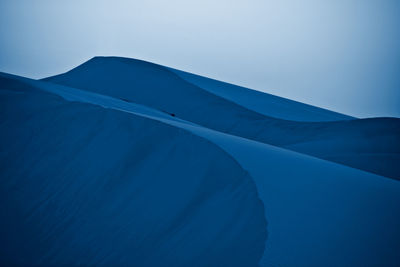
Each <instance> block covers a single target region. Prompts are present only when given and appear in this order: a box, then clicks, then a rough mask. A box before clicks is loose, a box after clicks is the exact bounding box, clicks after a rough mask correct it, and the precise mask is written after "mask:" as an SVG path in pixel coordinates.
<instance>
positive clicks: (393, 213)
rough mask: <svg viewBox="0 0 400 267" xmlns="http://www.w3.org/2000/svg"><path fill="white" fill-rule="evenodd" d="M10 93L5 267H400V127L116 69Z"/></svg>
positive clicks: (4, 94)
mask: <svg viewBox="0 0 400 267" xmlns="http://www.w3.org/2000/svg"><path fill="white" fill-rule="evenodd" d="M0 93H1V98H0V101H1V105H0V114H1V116H0V136H1V138H0V147H1V148H2V149H1V150H0V178H1V184H0V193H1V194H0V199H1V208H0V214H1V218H2V220H1V223H0V224H1V225H0V231H1V233H0V236H1V239H0V240H1V248H2V249H1V250H0V251H1V252H0V263H1V264H3V265H21V266H26V265H52V266H54V265H114V266H115V265H124V266H126V265H131V266H376V265H380V266H389V265H398V264H399V263H400V261H399V257H398V255H399V251H400V228H399V227H398V226H399V223H400V217H399V215H398V211H399V210H400V182H399V181H398V180H397V179H399V178H400V175H399V174H400V171H399V168H398V167H397V166H398V164H399V163H400V160H399V159H400V156H399V155H400V123H399V119H396V118H371V119H357V118H353V117H350V116H347V115H343V114H339V113H335V112H332V111H328V110H324V109H320V108H317V107H312V106H309V105H305V104H302V103H299V102H295V101H291V100H287V99H283V98H279V97H276V96H272V95H268V94H263V93H260V92H255V91H253V90H250V89H246V88H242V87H237V86H234V85H230V84H226V83H222V82H219V81H214V80H211V79H208V78H205V77H200V76H197V75H194V74H189V73H185V72H182V71H178V70H174V69H170V68H167V67H163V66H160V65H156V64H152V63H148V62H144V61H139V60H133V59H126V58H116V57H110V58H108V57H96V58H94V59H92V60H89V61H88V62H86V63H84V64H83V65H81V66H79V67H77V68H75V69H73V70H71V71H70V72H67V73H65V74H61V75H58V76H54V77H50V78H47V79H44V80H32V79H28V78H24V77H19V76H14V75H9V74H5V73H2V74H0ZM253 103H254V104H253Z"/></svg>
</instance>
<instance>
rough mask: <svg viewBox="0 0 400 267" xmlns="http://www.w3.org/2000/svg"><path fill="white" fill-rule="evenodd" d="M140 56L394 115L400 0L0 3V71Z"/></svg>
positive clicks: (305, 98)
mask: <svg viewBox="0 0 400 267" xmlns="http://www.w3.org/2000/svg"><path fill="white" fill-rule="evenodd" d="M95 55H115V56H124V57H133V58H139V59H143V60H147V61H152V62H155V63H159V64H163V65H167V66H170V67H174V68H178V69H182V70H185V71H189V72H194V73H197V74H201V75H204V76H208V77H212V78H215V79H219V80H223V81H227V82H231V83H235V84H239V85H243V86H247V87H250V88H253V89H257V90H260V91H265V92H268V93H272V94H275V95H279V96H283V97H287V98H290V99H294V100H298V101H301V102H305V103H309V104H313V105H316V106H320V107H324V108H328V109H331V110H335V111H339V112H342V113H346V114H349V115H354V116H358V117H371V116H396V117H400V1H399V0H359V1H356V0H330V1H329V0H320V1H317V0H297V1H296V0H291V1H289V0H275V1H272V0H263V1H261V0H260V1H259V0H240V1H239V0H238V1H234V0H230V1H228V0H222V1H218V0H212V1H211V0H201V1H200V0H199V1H190V0H182V1H178V0H172V1H162V0H141V1H137V0H132V1H128V0H126V1H122V0H119V1H118V0H113V1H104V0H91V1H84V0H0V71H3V72H9V73H14V74H18V75H23V76H27V77H33V78H42V77H45V76H49V75H54V74H58V73H61V72H65V71H67V70H69V69H71V68H73V67H74V66H76V65H78V64H80V63H82V62H83V61H85V60H88V59H89V58H91V57H93V56H95Z"/></svg>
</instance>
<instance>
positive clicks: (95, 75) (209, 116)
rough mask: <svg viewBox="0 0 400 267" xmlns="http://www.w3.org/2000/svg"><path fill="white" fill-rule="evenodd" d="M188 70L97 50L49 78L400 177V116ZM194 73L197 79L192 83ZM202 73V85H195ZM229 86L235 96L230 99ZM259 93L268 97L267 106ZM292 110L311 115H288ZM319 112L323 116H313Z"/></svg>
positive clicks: (371, 170) (239, 134)
mask: <svg viewBox="0 0 400 267" xmlns="http://www.w3.org/2000/svg"><path fill="white" fill-rule="evenodd" d="M182 75H183V74H182V72H180V73H179V76H178V75H177V74H176V71H171V69H169V68H166V67H163V66H160V65H155V64H152V63H148V62H144V61H139V60H133V59H127V58H117V57H96V58H93V59H91V60H89V61H88V62H86V63H84V64H82V65H80V66H78V67H77V68H75V69H73V70H71V71H69V72H67V73H65V74H62V75H58V76H54V77H49V78H47V79H45V81H48V82H53V83H57V84H62V85H66V86H71V87H75V88H80V89H83V90H88V91H91V92H96V93H99V94H103V95H108V96H112V97H115V98H119V99H124V100H126V101H130V102H134V103H137V104H142V105H146V106H149V107H153V108H155V109H158V110H160V111H164V112H167V113H169V114H174V116H176V117H178V118H181V119H184V120H186V121H190V122H193V123H196V124H199V125H202V126H205V127H207V128H210V129H214V130H217V131H220V132H224V133H229V134H232V135H236V136H241V137H244V138H247V139H252V140H256V141H259V142H263V143H267V144H272V145H276V146H280V147H282V146H283V147H285V148H287V149H291V150H294V151H297V152H301V153H305V154H308V155H312V156H315V157H319V158H322V159H326V160H331V161H334V162H338V163H341V164H345V165H348V166H351V167H354V168H358V169H361V170H365V171H369V172H373V173H376V174H379V175H383V176H386V177H391V178H395V179H400V169H399V168H396V167H395V165H393V164H391V163H390V164H387V162H393V160H399V155H400V138H399V136H400V119H396V118H391V119H390V118H375V119H368V120H359V119H354V118H351V117H349V116H345V115H342V114H338V113H334V112H331V111H326V110H323V109H319V108H315V107H311V106H308V105H304V104H301V103H298V102H294V101H290V100H287V99H283V98H279V97H275V96H271V95H266V94H262V93H254V91H252V90H248V89H244V88H236V87H233V86H229V85H223V86H222V87H220V86H221V85H220V84H215V83H216V82H214V81H212V80H209V82H208V83H206V82H204V81H205V80H207V79H206V78H199V77H198V76H195V78H193V75H192V76H190V77H189V78H188V77H187V75H186V74H185V75H186V76H184V78H185V79H182V78H181V76H182ZM154 77H157V78H156V79H155V78H154ZM194 80H196V81H197V82H196V83H195V84H193V83H191V82H193V81H194ZM199 80H201V86H202V87H199V86H197V85H198V84H199V82H198V81H199ZM188 81H190V82H188ZM224 86H228V88H225V87H224ZM232 87H233V88H232ZM204 88H207V90H205V89H204ZM217 88H218V89H217ZM221 88H222V89H221ZM231 91H232V93H231V95H232V96H234V97H230V98H229V97H228V98H226V96H227V95H229V94H230V92H231ZM221 92H222V93H221ZM217 94H218V95H217ZM255 94H256V95H257V96H256V95H255ZM259 94H261V95H262V96H263V97H259V96H258V95H259ZM237 99H245V100H243V101H245V102H246V103H243V101H242V102H241V103H237V101H236V102H233V100H237ZM246 99H247V100H246ZM255 99H260V100H259V101H262V102H263V103H264V106H262V110H261V108H260V106H261V104H260V102H257V101H256V100H255ZM251 102H255V103H258V104H257V105H255V106H258V108H257V111H260V112H262V113H258V112H256V111H254V110H250V109H249V108H248V106H249V105H250V103H251ZM271 103H275V104H272V105H271ZM266 113H268V114H272V115H274V114H275V115H276V114H278V115H279V114H282V116H278V117H271V116H267V115H265V114H266ZM294 116H296V119H302V118H305V120H304V121H292V120H287V119H288V118H293V117H294ZM282 118H284V119H282ZM318 119H320V120H325V121H323V122H317V121H315V120H318ZM333 119H334V120H335V121H332V120H333ZM326 120H328V121H326ZM382 152H384V153H382ZM387 152H389V153H387ZM360 154H361V155H363V156H361V157H359V155H360ZM365 155H368V157H365Z"/></svg>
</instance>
